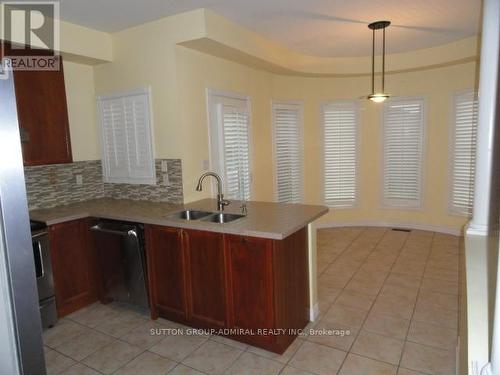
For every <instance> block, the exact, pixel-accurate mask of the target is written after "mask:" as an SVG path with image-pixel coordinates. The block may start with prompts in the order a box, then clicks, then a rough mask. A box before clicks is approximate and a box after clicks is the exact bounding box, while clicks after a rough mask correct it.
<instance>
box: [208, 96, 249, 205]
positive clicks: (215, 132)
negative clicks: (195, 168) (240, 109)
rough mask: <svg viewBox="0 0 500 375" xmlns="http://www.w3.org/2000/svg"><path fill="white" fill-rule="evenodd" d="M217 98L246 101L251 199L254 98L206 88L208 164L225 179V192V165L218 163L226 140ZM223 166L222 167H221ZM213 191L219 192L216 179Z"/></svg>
mask: <svg viewBox="0 0 500 375" xmlns="http://www.w3.org/2000/svg"><path fill="white" fill-rule="evenodd" d="M217 98H227V99H230V100H241V101H245V104H246V105H245V106H246V112H247V119H248V124H247V133H248V170H249V180H250V181H249V195H250V198H249V199H250V200H251V199H252V198H253V197H254V194H255V192H254V183H253V182H254V178H253V151H254V150H253V133H252V119H253V116H252V99H251V97H250V96H249V95H246V94H243V93H238V92H233V91H224V90H218V89H213V88H206V89H205V103H206V116H207V131H208V164H209V170H210V171H214V172H216V173H218V174H219V175H220V176H221V178H222V179H223V185H224V186H223V187H224V194H225V189H226V175H225V171H224V169H223V167H224V165H218V164H219V160H220V157H221V156H222V157H223V156H224V140H223V139H222V135H223V132H222V131H221V130H222V123H221V119H220V117H219V114H218V110H217V107H216V105H217ZM221 167H222V169H221ZM210 186H211V193H212V194H215V193H216V192H217V185H216V183H215V181H212V183H211V184H210Z"/></svg>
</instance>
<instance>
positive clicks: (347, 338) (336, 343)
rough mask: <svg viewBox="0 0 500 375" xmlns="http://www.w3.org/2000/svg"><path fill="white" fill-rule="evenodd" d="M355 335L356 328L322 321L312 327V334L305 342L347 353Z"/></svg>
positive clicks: (356, 332)
mask: <svg viewBox="0 0 500 375" xmlns="http://www.w3.org/2000/svg"><path fill="white" fill-rule="evenodd" d="M357 334H358V328H356V327H350V326H346V325H345V324H341V323H336V322H324V321H322V322H319V323H318V324H317V325H315V326H314V332H313V333H312V334H310V335H309V336H308V337H307V341H310V342H314V343H316V344H321V345H326V346H330V347H332V348H335V349H340V350H342V351H345V352H347V351H349V349H350V348H351V346H352V344H353V342H354V340H355V339H356V336H357Z"/></svg>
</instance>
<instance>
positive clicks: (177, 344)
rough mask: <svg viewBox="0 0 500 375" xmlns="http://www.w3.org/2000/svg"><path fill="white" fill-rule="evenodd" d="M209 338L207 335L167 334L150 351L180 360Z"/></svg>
mask: <svg viewBox="0 0 500 375" xmlns="http://www.w3.org/2000/svg"><path fill="white" fill-rule="evenodd" d="M207 340H208V337H207V336H173V335H172V336H167V337H165V338H164V339H162V340H161V341H160V342H159V343H158V344H156V345H154V346H152V347H151V348H150V349H149V351H151V352H153V353H156V354H159V355H161V356H163V357H167V358H170V359H172V360H174V361H177V362H180V361H182V360H183V359H184V358H186V357H187V356H188V355H189V354H191V353H192V352H194V351H195V350H196V349H197V348H199V347H200V346H201V345H202V344H203V343H204V342H206V341H207Z"/></svg>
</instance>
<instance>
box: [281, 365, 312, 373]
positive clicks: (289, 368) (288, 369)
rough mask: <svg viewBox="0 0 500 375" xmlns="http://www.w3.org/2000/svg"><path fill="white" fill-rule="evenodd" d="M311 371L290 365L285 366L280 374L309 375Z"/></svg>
mask: <svg viewBox="0 0 500 375" xmlns="http://www.w3.org/2000/svg"><path fill="white" fill-rule="evenodd" d="M311 374H312V372H309V371H305V370H301V369H298V368H295V367H292V366H285V368H284V369H283V371H281V372H280V375H311Z"/></svg>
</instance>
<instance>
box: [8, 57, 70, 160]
mask: <svg viewBox="0 0 500 375" xmlns="http://www.w3.org/2000/svg"><path fill="white" fill-rule="evenodd" d="M5 51H6V55H21V54H27V53H26V52H24V53H21V52H20V51H19V50H16V51H10V50H9V48H6V50H5ZM33 53H34V52H33ZM37 54H38V52H37ZM59 58H60V59H61V61H60V67H61V69H60V70H59V71H20V70H16V71H15V72H14V87H15V92H16V101H17V114H18V120H19V128H20V132H21V142H22V150H23V160H24V164H25V165H42V164H58V163H71V162H72V161H73V159H72V155H71V142H70V133H69V121H68V106H67V102H66V88H65V86H64V72H63V63H62V57H59Z"/></svg>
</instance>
